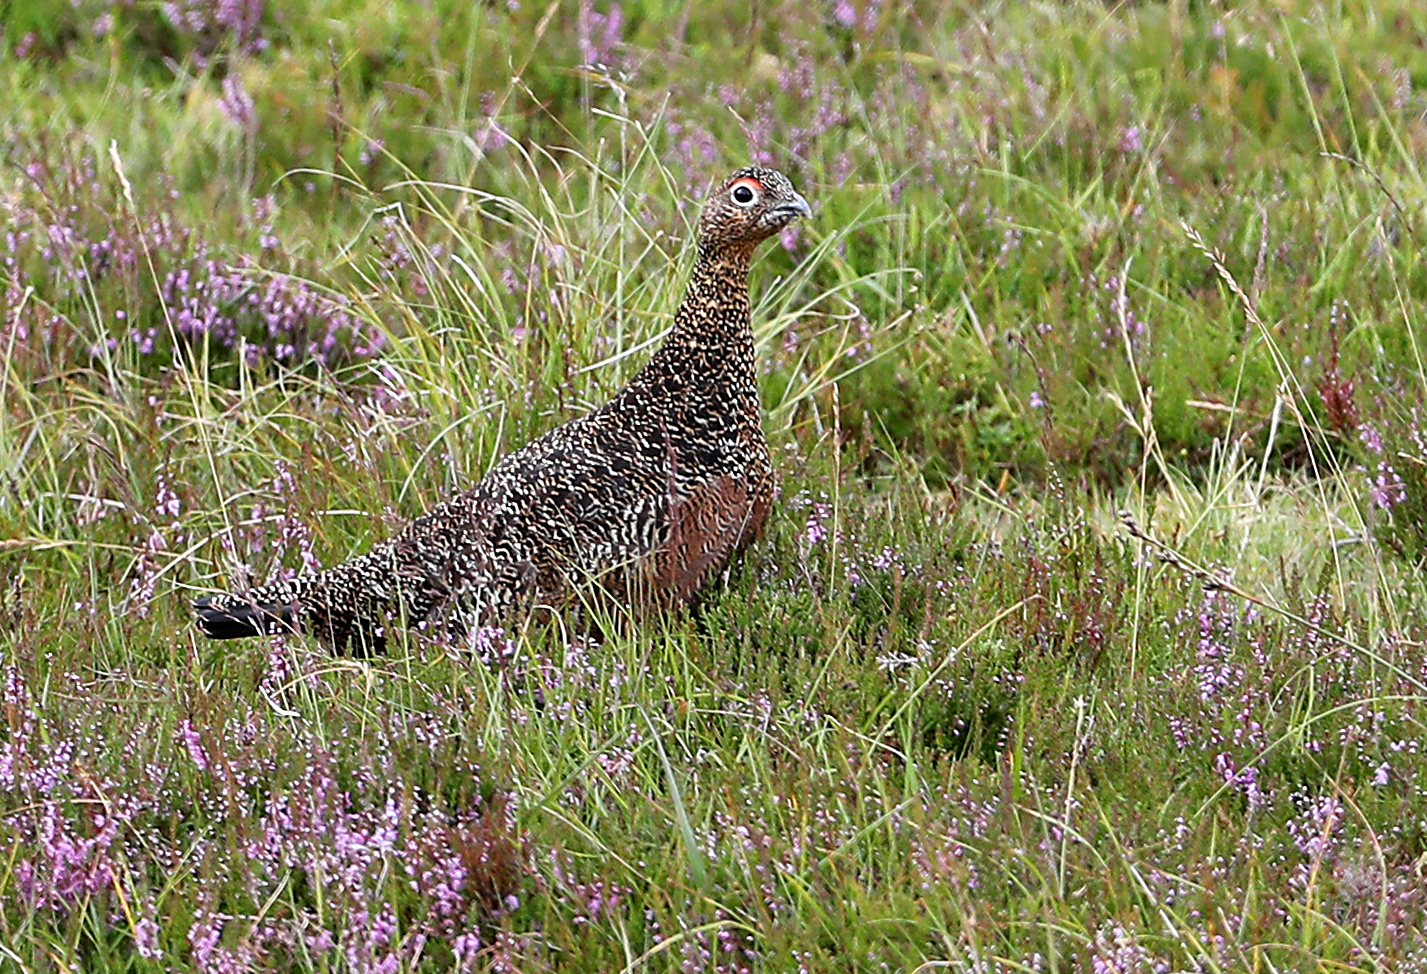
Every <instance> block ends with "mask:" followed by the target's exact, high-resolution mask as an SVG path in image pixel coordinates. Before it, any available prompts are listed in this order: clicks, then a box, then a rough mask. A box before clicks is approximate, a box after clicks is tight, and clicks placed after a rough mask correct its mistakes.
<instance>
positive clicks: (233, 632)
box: [193, 594, 297, 639]
mask: <svg viewBox="0 0 1427 974" xmlns="http://www.w3.org/2000/svg"><path fill="white" fill-rule="evenodd" d="M193 611H194V612H195V613H196V614H197V616H198V628H199V629H200V630H201V631H202V632H203V635H205V636H207V637H208V638H209V639H241V638H243V637H244V636H271V635H275V634H277V633H283V632H292V631H294V630H295V629H296V627H297V606H296V604H294V603H292V602H269V601H263V600H259V599H255V598H252V597H244V596H241V595H228V594H222V595H205V596H203V597H202V598H199V599H195V600H194V603H193Z"/></svg>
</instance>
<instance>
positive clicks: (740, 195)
mask: <svg viewBox="0 0 1427 974" xmlns="http://www.w3.org/2000/svg"><path fill="white" fill-rule="evenodd" d="M729 195H731V196H732V197H733V201H734V202H735V203H737V204H738V205H739V206H745V207H747V206H752V205H753V204H754V203H757V202H758V190H756V189H755V188H754V186H753V180H751V179H750V180H747V181H745V182H740V183H735V184H734V187H733V191H732V193H730V194H729Z"/></svg>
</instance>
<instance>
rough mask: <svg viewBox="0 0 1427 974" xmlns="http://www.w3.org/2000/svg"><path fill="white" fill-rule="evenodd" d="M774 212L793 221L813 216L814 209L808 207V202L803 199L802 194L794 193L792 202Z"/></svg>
mask: <svg viewBox="0 0 1427 974" xmlns="http://www.w3.org/2000/svg"><path fill="white" fill-rule="evenodd" d="M773 212H774V214H776V215H777V216H780V217H786V218H787V219H789V220H791V219H792V218H793V217H795V216H812V215H813V208H812V207H811V206H809V205H808V201H807V200H805V199H803V197H802V195H801V194H799V193H794V194H793V198H792V200H791V201H789V202H787V203H784V204H783V205H782V206H780V207H778V208H777V209H776V210H774V211H773Z"/></svg>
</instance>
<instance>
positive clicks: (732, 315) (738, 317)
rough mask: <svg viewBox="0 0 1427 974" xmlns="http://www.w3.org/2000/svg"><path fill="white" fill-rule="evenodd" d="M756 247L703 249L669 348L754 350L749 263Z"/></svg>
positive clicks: (668, 342) (669, 340) (680, 310)
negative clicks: (750, 312)
mask: <svg viewBox="0 0 1427 974" xmlns="http://www.w3.org/2000/svg"><path fill="white" fill-rule="evenodd" d="M752 256H753V252H752V248H730V247H726V248H722V249H719V250H712V251H705V250H700V251H699V257H698V260H697V261H696V262H695V263H694V273H693V275H692V276H691V277H690V278H689V288H688V290H687V291H686V292H685V294H684V300H683V303H681V304H680V305H679V310H678V311H677V312H675V314H674V330H673V332H672V333H670V335H669V339H668V341H667V342H666V343H665V344H666V347H668V348H670V349H671V350H673V349H685V350H688V351H698V350H705V351H715V350H718V349H729V350H734V349H737V350H742V349H743V348H745V347H746V348H747V350H748V351H749V352H750V353H751V352H752V350H753V332H752V330H751V329H750V327H749V322H748V318H749V299H748V265H749V263H750V262H751V260H752Z"/></svg>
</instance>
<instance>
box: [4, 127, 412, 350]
mask: <svg viewBox="0 0 1427 974" xmlns="http://www.w3.org/2000/svg"><path fill="white" fill-rule="evenodd" d="M45 148H46V147H45V146H43V145H41V144H39V143H36V144H30V145H21V144H17V143H12V144H11V146H10V147H9V149H8V156H9V158H8V159H7V160H6V161H7V163H8V164H9V165H12V166H14V167H15V168H16V169H18V170H19V171H20V172H22V173H23V176H22V179H21V181H20V189H21V191H20V195H19V202H18V204H16V205H15V206H14V207H13V208H12V216H11V220H10V223H9V226H8V227H7V229H6V231H5V234H4V237H3V240H2V241H0V247H3V256H0V263H2V264H3V276H4V280H3V289H4V295H5V301H4V320H3V322H0V332H3V334H4V336H6V338H7V339H13V340H15V341H17V342H18V343H19V348H21V349H29V350H31V351H33V352H35V353H38V351H39V350H40V349H43V350H44V355H45V358H46V360H47V361H49V362H52V363H56V364H60V363H63V364H66V365H70V366H78V367H81V368H98V369H101V370H103V369H104V368H105V367H106V363H109V362H111V361H116V362H119V363H122V364H124V365H126V366H129V367H133V368H136V369H139V370H143V371H157V370H158V369H160V368H162V367H164V366H167V365H169V364H171V363H173V362H174V361H175V359H176V358H179V357H183V356H186V355H194V354H202V355H208V356H211V357H213V358H215V359H220V358H222V357H225V356H231V355H237V354H240V355H241V356H242V357H243V359H244V361H245V362H246V363H247V364H248V365H250V366H253V365H257V364H259V363H260V362H263V361H272V362H275V363H278V364H280V365H283V366H288V367H291V366H296V365H300V364H302V363H305V362H312V363H316V364H318V365H320V366H325V367H336V366H338V365H341V364H343V363H344V362H349V361H353V360H357V361H360V360H362V359H368V358H372V357H375V356H377V355H379V354H380V353H381V351H382V348H383V346H384V343H385V338H384V333H383V331H382V329H381V328H380V326H378V325H375V324H373V323H371V322H368V321H364V320H362V319H361V318H359V317H358V316H357V315H355V314H354V313H353V311H352V309H351V306H350V302H349V300H348V298H347V297H346V296H345V295H343V294H340V293H334V292H332V291H330V290H328V289H326V288H323V287H321V286H319V285H317V284H314V283H313V282H312V281H311V280H309V279H307V278H304V277H299V276H296V275H295V274H294V273H292V270H293V269H295V268H297V267H299V266H300V264H301V262H298V261H294V260H292V259H291V258H290V257H289V256H288V255H287V254H286V252H285V250H284V248H283V247H282V244H281V241H280V240H279V238H278V237H277V236H275V235H274V232H273V214H274V208H275V205H276V204H275V202H274V200H273V199H272V198H271V197H266V198H263V199H259V200H254V201H251V202H250V204H249V206H250V209H249V212H248V213H247V214H246V215H245V219H244V220H243V221H242V222H243V223H244V224H245V226H246V227H247V228H248V232H249V233H250V234H251V236H252V237H253V238H254V239H253V242H254V244H256V247H255V251H256V253H255V254H253V255H244V256H239V255H232V254H231V251H229V250H228V249H227V248H222V249H220V248H219V247H218V246H217V244H216V243H215V242H214V241H212V240H210V239H209V237H208V235H207V233H206V232H205V231H204V230H203V229H202V228H200V227H198V226H195V225H193V224H191V223H189V222H187V221H186V220H185V219H184V218H183V217H182V216H180V213H179V211H178V209H177V208H175V207H174V206H173V205H172V203H173V198H172V197H173V196H174V195H176V194H158V195H157V196H156V197H155V196H154V195H152V194H151V195H150V196H148V197H146V198H145V205H144V207H143V208H142V209H141V210H139V211H138V212H137V213H135V212H131V211H130V208H129V207H128V204H127V202H126V200H125V198H124V195H123V192H122V189H121V186H120V183H119V179H118V177H117V174H116V173H115V172H114V171H113V169H112V167H111V166H110V165H108V163H107V162H104V161H101V160H100V159H99V158H98V157H97V156H96V155H95V154H94V153H93V152H91V151H87V150H85V151H75V152H69V151H60V152H55V151H44V150H45Z"/></svg>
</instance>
